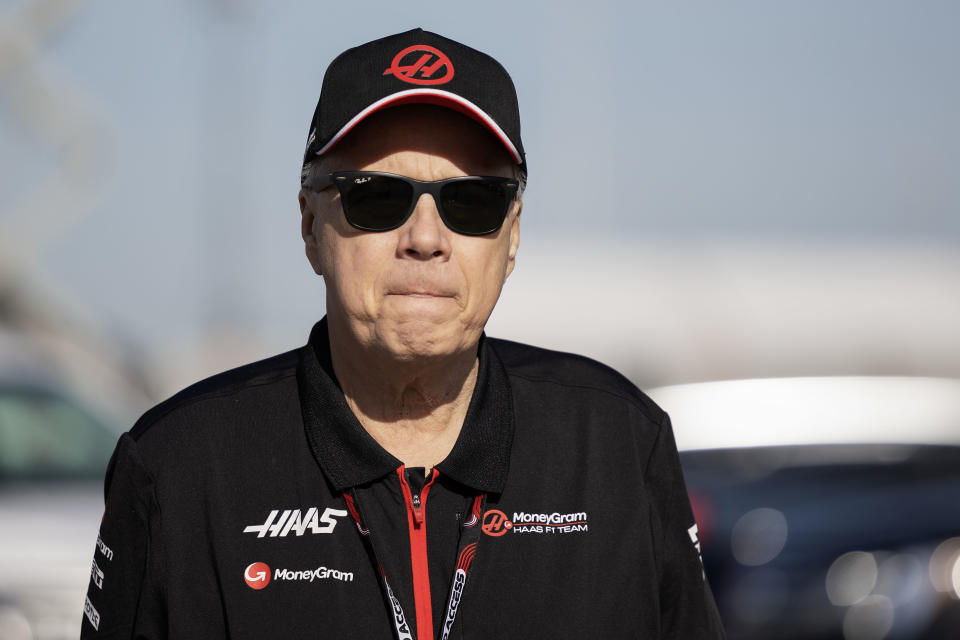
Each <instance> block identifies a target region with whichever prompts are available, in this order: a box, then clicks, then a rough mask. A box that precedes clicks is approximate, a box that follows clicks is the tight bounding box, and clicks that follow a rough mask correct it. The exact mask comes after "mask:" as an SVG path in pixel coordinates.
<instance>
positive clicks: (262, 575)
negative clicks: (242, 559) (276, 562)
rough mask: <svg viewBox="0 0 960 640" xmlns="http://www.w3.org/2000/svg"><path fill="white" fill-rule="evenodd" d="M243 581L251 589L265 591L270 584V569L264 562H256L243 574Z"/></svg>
mask: <svg viewBox="0 0 960 640" xmlns="http://www.w3.org/2000/svg"><path fill="white" fill-rule="evenodd" d="M243 581H244V582H246V583H247V586H248V587H250V588H251V589H256V590H257V591H259V590H260V589H263V588H264V587H265V586H267V585H268V584H270V567H268V566H267V565H266V563H264V562H254V563H253V564H251V565H249V566H248V567H247V568H246V570H245V571H244V572H243Z"/></svg>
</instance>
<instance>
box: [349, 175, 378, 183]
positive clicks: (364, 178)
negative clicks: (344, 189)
mask: <svg viewBox="0 0 960 640" xmlns="http://www.w3.org/2000/svg"><path fill="white" fill-rule="evenodd" d="M371 180H373V178H371V177H370V176H365V177H362V178H354V179H353V184H363V183H364V182H370V181H371Z"/></svg>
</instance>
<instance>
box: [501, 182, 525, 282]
mask: <svg viewBox="0 0 960 640" xmlns="http://www.w3.org/2000/svg"><path fill="white" fill-rule="evenodd" d="M521 211H523V201H522V200H521V201H520V202H518V203H517V213H516V215H514V216H513V220H512V221H511V222H510V246H509V248H508V249H507V270H506V273H504V275H503V279H504V281H506V279H507V278H509V277H510V274H511V273H513V267H514V264H516V258H517V249H518V248H519V247H520V212H521Z"/></svg>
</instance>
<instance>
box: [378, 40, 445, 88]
mask: <svg viewBox="0 0 960 640" xmlns="http://www.w3.org/2000/svg"><path fill="white" fill-rule="evenodd" d="M404 63H406V64H404ZM428 63H429V64H428ZM441 69H446V73H444V74H443V75H442V76H440V75H437V73H438V72H439V71H440V70H441ZM391 73H392V74H393V75H394V76H395V77H396V78H397V80H403V81H404V82H409V83H410V84H443V83H445V82H450V81H451V80H453V63H452V62H450V58H448V57H447V56H446V54H445V53H444V52H443V51H440V49H437V48H436V47H431V46H429V45H425V44H415V45H413V46H412V47H407V48H406V49H404V50H403V51H401V52H400V53H398V54H397V55H395V56H393V62H391V63H390V68H389V69H387V70H386V71H384V72H383V75H385V76H388V75H390V74H391Z"/></svg>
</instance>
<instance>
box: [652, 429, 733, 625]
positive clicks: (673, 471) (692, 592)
mask: <svg viewBox="0 0 960 640" xmlns="http://www.w3.org/2000/svg"><path fill="white" fill-rule="evenodd" d="M644 477H645V483H646V486H647V489H648V490H649V492H650V494H651V498H652V500H653V504H654V510H655V513H656V521H657V523H658V524H659V531H656V532H655V534H656V535H658V536H659V538H660V544H659V550H660V552H659V553H660V557H659V566H660V622H661V626H660V637H661V638H665V639H670V640H673V639H677V640H681V639H682V640H700V639H708V638H709V639H715V638H724V632H723V626H722V624H721V621H720V614H719V613H718V612H717V606H716V604H715V603H714V600H713V594H712V593H711V591H710V586H709V584H708V583H707V579H706V574H705V573H704V570H703V561H702V559H701V557H700V542H699V538H698V535H697V524H696V522H695V520H694V517H693V510H692V509H691V508H690V499H689V497H688V496H687V488H686V484H685V483H684V480H683V471H682V469H681V467H680V456H679V454H678V453H677V445H676V442H675V440H674V437H673V427H672V425H671V423H670V418H669V416H668V417H666V418H665V419H664V421H663V423H662V424H661V426H660V431H659V433H658V434H657V439H656V441H655V442H654V445H653V450H652V451H651V453H650V459H649V461H648V462H647V468H646V471H645V476H644Z"/></svg>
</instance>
